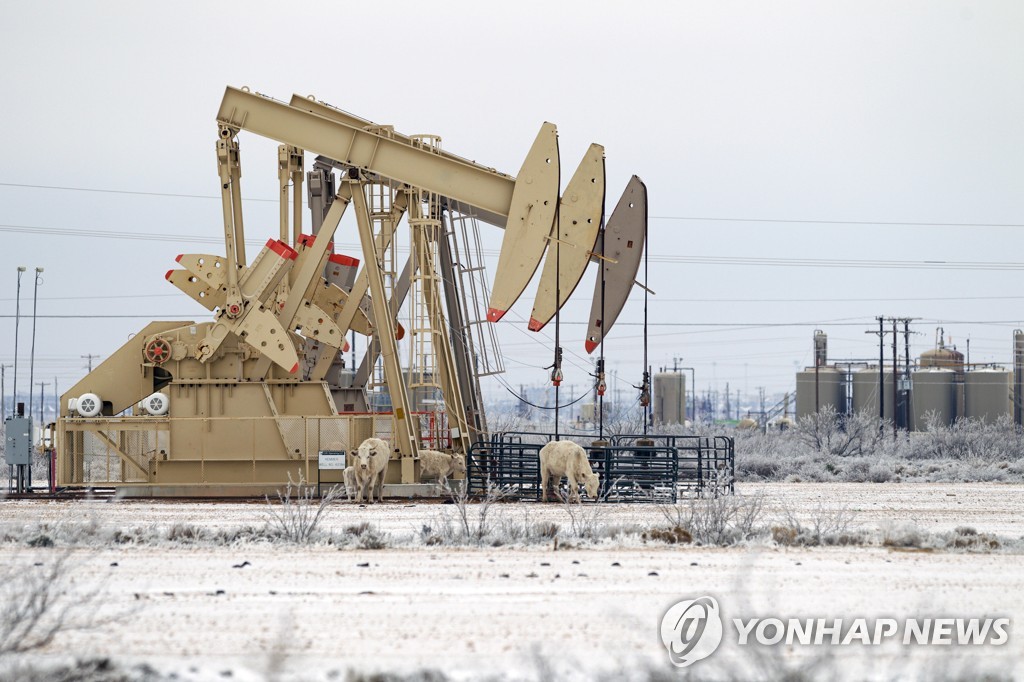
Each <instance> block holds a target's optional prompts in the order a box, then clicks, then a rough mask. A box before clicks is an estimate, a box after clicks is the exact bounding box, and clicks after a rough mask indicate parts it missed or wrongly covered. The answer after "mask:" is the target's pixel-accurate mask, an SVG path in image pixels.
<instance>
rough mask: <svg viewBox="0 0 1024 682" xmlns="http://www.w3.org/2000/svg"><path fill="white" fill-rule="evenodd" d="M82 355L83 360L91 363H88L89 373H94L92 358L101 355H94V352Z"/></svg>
mask: <svg viewBox="0 0 1024 682" xmlns="http://www.w3.org/2000/svg"><path fill="white" fill-rule="evenodd" d="M81 357H82V359H83V360H85V361H86V362H88V363H89V364H88V369H89V373H90V374H91V373H92V360H93V358H99V357H100V356H99V355H93V354H91V353H90V354H88V355H83V356H81Z"/></svg>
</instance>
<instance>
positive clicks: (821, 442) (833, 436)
mask: <svg viewBox="0 0 1024 682" xmlns="http://www.w3.org/2000/svg"><path fill="white" fill-rule="evenodd" d="M793 432H794V433H795V434H796V438H797V439H798V440H800V441H801V442H802V443H804V444H805V445H808V446H809V447H811V448H813V449H814V450H815V451H816V452H820V453H822V454H825V455H832V456H835V457H853V456H858V455H866V454H873V453H874V452H875V449H876V448H877V446H878V443H879V441H880V440H881V439H882V437H883V433H882V431H880V430H879V428H878V419H877V417H873V416H871V415H868V414H867V413H864V412H861V413H858V414H851V415H842V414H838V413H837V412H836V409H835V407H834V406H832V405H826V406H825V407H823V408H822V409H821V410H819V411H818V412H813V413H811V414H807V415H804V416H803V417H801V418H800V420H799V422H797V427H796V428H795V429H793Z"/></svg>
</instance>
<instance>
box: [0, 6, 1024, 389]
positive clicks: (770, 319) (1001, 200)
mask: <svg viewBox="0 0 1024 682" xmlns="http://www.w3.org/2000/svg"><path fill="white" fill-rule="evenodd" d="M1022 35H1024V4H1022V3H1020V2H1014V1H1006V2H995V1H993V2H966V1H959V2H940V1H937V0H929V1H920V2H909V1H908V2H898V3H894V2H891V1H888V0H887V1H884V2H866V1H864V0H856V1H850V2H837V1H833V2H820V1H810V0H809V1H806V2H799V1H792V2H765V1H763V0H759V1H750V2H722V1H719V0H716V1H713V2H712V1H707V2H673V3H667V2H643V1H636V0H634V1H633V2H628V3H627V2H614V3H612V2H594V1H593V0H591V1H588V2H560V3H552V2H524V1H519V2H515V3H500V4H498V3H481V2H439V3H430V2H422V1H421V2H404V1H392V2H389V3H387V4H384V5H382V4H379V3H337V2H334V3H328V2H323V3H290V4H283V3H280V2H274V3H270V2H238V3H223V2H178V3H161V4H159V5H155V4H151V3H138V2H134V3H126V2H125V3H121V2H90V3H77V2H46V1H36V2H31V3H29V2H21V3H15V2H7V3H4V4H3V5H2V7H0V63H2V64H3V68H2V69H0V96H2V98H3V99H2V104H3V106H2V114H0V115H2V117H3V118H2V120H3V125H2V126H0V143H2V144H0V148H2V149H3V159H4V161H3V164H2V168H0V183H2V184H0V230H2V232H0V238H2V240H3V249H2V250H0V282H2V284H0V286H2V287H3V289H2V293H0V315H4V317H3V318H0V322H2V324H0V362H2V363H3V364H11V363H12V362H13V358H14V319H13V315H14V311H15V300H14V299H15V283H16V268H17V266H18V265H25V266H28V268H29V273H28V275H27V276H26V277H25V278H24V279H23V282H22V284H23V288H22V313H23V314H25V313H26V311H27V312H28V314H29V315H30V314H31V305H32V300H31V298H32V293H33V291H32V289H33V286H32V283H33V280H32V276H31V274H32V268H33V267H36V266H38V267H43V268H45V272H44V274H43V283H42V285H41V286H40V287H39V292H38V295H39V301H38V315H39V317H38V319H37V325H38V326H37V341H36V351H35V352H36V363H35V364H36V368H35V374H36V381H46V382H51V386H48V387H47V388H46V391H47V393H50V392H51V391H52V390H53V387H52V382H53V381H54V377H56V380H57V381H58V383H59V384H61V386H62V388H67V387H68V386H69V385H70V384H72V383H73V382H75V381H77V380H78V379H79V378H80V377H81V376H82V375H83V374H84V372H85V370H84V366H85V363H86V361H85V360H84V359H82V358H81V356H82V355H87V354H93V355H98V356H100V357H101V358H103V357H106V356H108V355H109V354H110V353H112V352H113V351H114V350H115V349H116V348H117V347H118V346H119V345H120V344H121V343H123V342H124V341H125V340H126V339H127V338H128V337H129V336H130V335H131V334H133V333H135V332H137V331H138V330H140V329H141V328H142V327H143V326H144V325H145V323H146V322H147V321H148V320H149V319H160V318H164V319H195V320H197V321H203V320H207V319H209V314H208V313H207V312H206V311H205V309H203V308H201V307H200V306H199V305H198V304H195V303H193V302H191V300H190V299H188V298H187V297H185V296H184V295H183V294H180V293H176V290H175V289H174V288H173V287H172V286H171V285H169V284H168V283H167V282H166V281H165V280H164V277H163V275H164V273H165V272H166V270H167V269H169V268H170V267H172V266H173V265H174V257H175V255H177V254H178V253H182V252H191V253H203V252H205V253H221V252H222V251H223V244H222V243H221V244H220V245H218V243H217V241H218V240H219V239H220V235H221V229H222V223H221V215H220V205H219V202H218V201H217V200H216V199H214V198H204V197H215V196H216V193H217V191H218V183H217V177H216V163H215V156H214V142H215V139H216V124H215V116H216V112H217V109H218V105H219V102H220V99H221V97H222V95H223V92H224V87H225V86H226V85H234V86H242V85H247V86H249V87H251V88H252V89H254V90H257V91H259V92H263V93H266V94H270V95H273V96H274V97H276V98H278V99H282V100H287V99H288V98H289V97H290V96H291V95H292V93H300V94H303V95H305V94H314V95H315V96H316V97H317V98H319V99H321V100H324V101H327V102H330V103H332V104H334V105H336V106H338V107H341V108H343V109H345V110H348V111H351V112H353V113H355V114H357V115H360V116H362V117H364V118H368V119H371V120H373V121H375V122H378V123H382V124H393V125H395V127H396V129H397V130H400V131H402V132H405V133H436V134H439V135H441V136H442V138H443V140H444V142H443V144H444V147H445V148H446V149H448V150H450V151H452V152H454V153H457V154H460V155H462V156H466V157H468V158H471V159H474V160H477V161H478V162H480V163H483V164H485V165H488V166H492V167H495V168H498V169H499V170H502V171H504V172H506V173H510V174H515V173H517V172H518V169H519V166H520V164H521V163H522V160H523V157H524V156H525V155H526V152H527V150H528V149H529V147H530V144H531V142H532V140H533V137H534V135H535V134H536V132H537V130H538V129H539V127H540V125H541V124H542V123H543V122H544V121H552V122H554V123H556V124H557V125H558V130H559V144H560V150H561V159H562V179H563V183H564V182H567V181H568V178H569V177H570V176H571V174H572V171H573V170H574V169H575V167H576V165H577V164H578V163H579V160H580V159H581V158H582V156H583V153H584V151H585V150H586V148H587V145H588V144H589V143H591V142H598V143H601V144H603V145H604V146H605V148H606V153H607V173H608V204H607V205H608V210H609V211H610V210H611V208H612V207H613V206H614V203H615V201H616V200H617V198H618V196H619V194H620V193H621V192H622V189H623V188H624V187H625V184H626V182H627V180H628V179H629V177H630V175H632V174H636V175H639V176H640V177H641V178H642V179H643V180H644V182H645V183H646V184H647V187H648V191H649V195H650V216H651V220H650V244H651V251H650V254H651V260H650V271H649V287H650V288H651V289H652V290H653V291H654V292H656V295H655V296H652V297H650V299H649V307H648V309H649V316H650V320H651V322H652V324H651V326H650V327H649V353H650V363H651V364H652V365H654V366H655V369H656V370H657V368H658V367H659V366H663V365H671V364H672V361H673V358H682V360H681V364H683V365H685V366H692V367H695V368H696V375H697V383H698V387H700V388H704V387H706V386H708V385H712V384H714V385H716V386H717V387H718V388H719V389H724V386H725V383H726V382H729V383H730V386H731V388H732V389H733V390H734V391H735V389H737V388H739V389H740V390H746V391H748V392H749V393H750V394H754V393H756V391H757V388H758V387H760V386H764V387H766V388H767V390H768V391H769V392H776V391H780V392H781V391H785V390H787V389H791V388H792V386H793V385H794V372H795V370H796V368H797V367H798V366H799V367H802V366H804V365H806V364H807V363H809V362H810V355H811V336H812V331H813V330H814V329H815V328H821V329H823V330H825V331H826V332H828V333H829V337H830V354H831V356H832V357H833V358H836V359H840V358H869V357H875V356H877V344H876V340H875V337H873V336H869V335H866V334H865V333H864V332H865V331H867V330H869V329H872V328H873V327H874V325H875V322H874V317H875V316H877V315H886V316H891V315H896V316H908V317H916V318H921V319H920V320H919V321H917V322H915V323H914V329H915V330H917V331H919V332H921V335H918V336H915V337H914V338H913V339H912V342H913V351H912V354H913V355H917V354H919V353H920V352H921V351H923V350H926V349H927V348H929V347H931V346H932V345H933V343H934V338H935V328H936V327H937V326H940V325H941V326H943V327H944V328H945V331H946V333H947V335H949V336H952V339H953V342H954V343H956V344H957V345H958V347H960V348H961V349H963V348H964V346H965V344H966V341H967V339H968V338H970V341H971V346H970V350H971V360H972V361H974V362H1000V361H1001V362H1005V361H1008V360H1009V358H1010V353H1011V334H1012V330H1013V329H1014V328H1017V327H1024V312H1022V303H1024V293H1022V292H1021V286H1020V285H1021V280H1022V273H1021V269H1022V268H1024V257H1021V256H1020V255H1019V254H1020V253H1021V250H1022V249H1021V247H1022V246H1024V237H1022V236H1021V235H1022V227H1021V226H1022V224H1024V41H1022V40H1021V36H1022ZM239 139H240V144H241V149H242V162H243V178H242V187H243V194H244V195H245V196H246V197H247V198H250V199H254V200H255V199H263V200H268V199H269V200H272V199H274V198H275V197H276V195H277V174H276V151H275V150H276V145H277V142H276V141H271V140H266V139H261V138H258V137H256V136H255V135H253V134H246V133H243V134H242V135H240V138H239ZM308 159H309V160H310V161H311V160H312V155H308ZM46 186H49V187H59V188H64V189H46V188H44V187H46ZM71 188H75V189H71ZM82 189H89V190H104V191H80V190H82ZM115 191H117V192H115ZM120 192H137V193H139V194H131V193H120ZM147 193H152V194H147ZM160 194H178V195H192V196H185V197H168V196H160ZM245 211H246V229H247V236H248V237H249V238H250V239H252V240H254V241H256V242H261V241H264V240H265V239H266V238H268V237H271V236H275V235H276V234H277V207H276V205H275V204H274V203H273V202H272V201H247V202H246V204H245ZM306 219H307V221H308V214H307V218H306ZM482 227H483V228H484V232H485V233H486V234H485V242H486V243H485V247H487V248H491V249H496V248H497V246H498V244H499V243H500V239H501V232H500V230H497V229H493V228H490V227H488V226H486V225H484V226H482ZM53 230H63V231H66V232H67V234H64V235H58V234H54V233H53V232H52V231H53ZM307 231H308V223H307ZM76 232H81V233H86V234H84V235H78V236H75V235H74V233H76ZM103 232H113V233H118V234H120V235H122V236H120V237H116V238H114V237H107V236H100V235H98V234H97V233H103ZM154 235H158V236H162V237H163V238H162V239H151V237H152V236H154ZM168 235H172V236H173V237H168ZM338 243H339V250H342V251H345V252H347V253H350V254H353V255H356V256H358V255H359V251H358V247H357V244H358V239H357V236H356V232H355V226H354V222H351V220H350V218H347V219H346V222H344V223H343V224H342V227H341V228H340V232H339V235H338ZM865 260H870V261H888V263H885V265H887V266H891V265H892V263H891V262H892V261H900V262H902V263H903V265H902V266H901V267H884V268H879V267H849V266H851V265H864V264H863V263H857V262H855V261H865ZM835 261H838V262H835ZM491 262H492V266H493V263H494V262H495V260H494V259H492V261H491ZM941 262H945V264H943V263H941ZM996 262H998V263H1002V264H1003V265H1001V266H1000V267H999V268H998V269H997V268H995V267H992V266H979V265H977V264H979V263H996ZM950 263H958V264H962V265H958V266H956V267H955V268H952V269H951V268H949V267H948V265H949V264H950ZM593 271H594V269H593V268H592V270H591V272H590V273H589V274H588V277H587V278H586V279H585V280H584V283H583V284H582V285H581V286H580V288H579V289H578V290H577V292H576V297H575V301H574V302H572V303H570V305H569V307H568V308H567V311H566V313H565V315H564V316H563V318H564V322H565V324H564V326H563V328H562V339H563V345H564V346H565V348H566V356H565V357H566V365H565V374H566V384H567V385H575V386H577V387H578V388H577V389H576V390H579V389H580V388H582V387H583V386H584V385H587V384H589V382H590V378H589V377H588V376H587V372H588V371H589V361H588V359H587V356H586V354H585V352H584V350H583V340H584V335H585V329H586V327H585V321H586V316H587V312H588V310H589V305H590V302H589V299H590V293H591V291H592V287H593V274H594V272H593ZM492 272H493V270H492ZM531 304H532V294H531V293H529V292H528V294H527V295H525V296H524V297H523V298H522V299H521V300H520V302H519V303H518V304H517V305H516V307H515V308H514V309H513V311H512V313H510V314H509V315H508V316H507V317H506V319H505V320H504V321H502V322H501V323H500V324H499V332H500V338H501V340H502V342H503V349H504V356H505V358H506V360H507V366H508V368H509V372H508V374H507V376H506V380H507V381H508V382H509V383H510V384H513V385H518V384H521V383H523V384H539V383H542V382H544V381H545V380H546V376H547V372H546V371H545V370H543V369H541V368H542V367H543V366H544V365H547V364H550V362H551V350H550V348H551V341H550V338H549V337H550V335H549V334H547V331H548V330H545V333H543V334H541V335H537V334H532V333H530V332H527V331H526V320H528V318H529V313H530V307H531ZM59 315H80V316H85V317H78V318H57V317H52V316H59ZM103 315H108V316H132V317H111V318H99V317H89V316H103ZM642 319H643V295H642V291H641V290H639V289H637V291H636V292H634V295H633V297H632V299H631V301H630V302H629V304H628V305H627V308H626V310H625V311H624V312H623V314H622V316H621V317H620V321H619V323H618V326H617V327H616V328H615V329H614V330H613V331H612V333H611V334H610V337H609V341H608V343H607V346H606V355H607V357H608V362H609V367H610V368H611V369H616V370H617V371H618V374H619V380H620V383H619V384H618V385H617V386H613V388H616V387H617V388H619V389H620V390H622V391H623V392H624V393H628V392H630V391H633V389H631V388H629V384H635V383H638V382H639V380H640V373H641V371H642V369H641V362H642V343H641V341H642V338H643V328H642V326H639V324H638V323H640V322H641V321H642ZM30 333H31V320H30V318H29V320H28V321H27V322H26V321H25V320H23V323H22V336H21V345H20V359H19V363H23V364H20V368H19V375H20V376H19V384H20V388H21V389H22V390H25V388H26V387H27V382H28V379H27V377H28V363H27V358H28V355H29V345H30V341H31V335H30ZM10 390H11V370H10V369H8V370H7V391H8V395H9V392H10ZM35 390H36V395H38V387H36V389H35ZM487 390H488V392H490V393H493V394H494V395H498V394H499V393H500V392H502V391H503V389H502V388H501V387H500V385H498V384H497V383H496V382H493V381H490V382H488V384H487ZM633 392H634V393H635V391H633Z"/></svg>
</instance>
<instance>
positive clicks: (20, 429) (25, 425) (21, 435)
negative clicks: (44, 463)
mask: <svg viewBox="0 0 1024 682" xmlns="http://www.w3.org/2000/svg"><path fill="white" fill-rule="evenodd" d="M4 431H5V433H6V434H7V437H6V440H5V442H4V459H6V460H7V463H8V464H32V420H31V419H29V418H28V417H10V418H8V419H7V422H6V423H5V425H4Z"/></svg>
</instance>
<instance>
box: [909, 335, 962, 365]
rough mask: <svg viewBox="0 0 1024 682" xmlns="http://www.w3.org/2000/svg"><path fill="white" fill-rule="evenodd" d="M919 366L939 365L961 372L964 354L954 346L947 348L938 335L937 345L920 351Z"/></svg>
mask: <svg viewBox="0 0 1024 682" xmlns="http://www.w3.org/2000/svg"><path fill="white" fill-rule="evenodd" d="M918 364H919V366H920V367H922V368H925V367H939V368H942V369H952V370H957V371H960V372H962V371H963V369H964V354H963V353H961V352H960V351H958V350H957V349H956V348H949V347H947V346H944V345H943V344H942V339H941V337H940V339H939V343H938V345H937V347H935V348H933V349H932V350H926V351H925V352H923V353H921V360H920V362H919V363H918Z"/></svg>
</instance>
